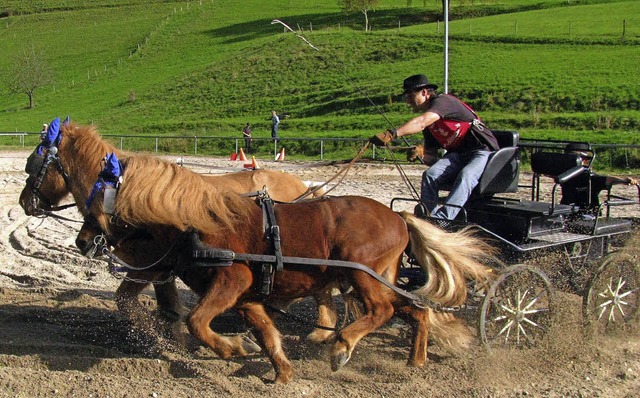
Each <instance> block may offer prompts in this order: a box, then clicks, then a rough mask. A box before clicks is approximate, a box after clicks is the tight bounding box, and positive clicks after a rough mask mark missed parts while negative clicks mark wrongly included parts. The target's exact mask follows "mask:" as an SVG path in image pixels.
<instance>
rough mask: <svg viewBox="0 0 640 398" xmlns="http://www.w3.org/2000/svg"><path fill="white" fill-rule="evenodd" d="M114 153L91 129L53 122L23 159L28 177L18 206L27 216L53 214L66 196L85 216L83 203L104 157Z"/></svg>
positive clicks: (113, 149)
mask: <svg viewBox="0 0 640 398" xmlns="http://www.w3.org/2000/svg"><path fill="white" fill-rule="evenodd" d="M109 152H117V150H116V149H115V147H113V145H111V144H109V143H107V142H106V141H104V140H102V139H101V137H100V136H99V135H98V134H97V131H96V129H95V128H94V127H92V126H78V125H76V124H75V123H70V122H68V121H65V122H64V123H62V124H60V120H59V119H58V118H56V119H54V120H53V121H52V122H51V123H50V124H49V127H48V129H47V134H46V135H45V136H44V137H43V139H42V141H41V142H40V143H39V144H38V146H37V147H36V149H35V150H34V152H33V153H32V154H31V155H30V156H29V158H28V159H27V163H26V166H25V171H26V173H27V174H28V175H29V176H28V177H27V180H26V183H25V186H24V188H23V189H22V192H21V193H20V199H19V202H20V206H21V207H22V208H23V210H24V212H25V214H27V215H42V214H46V212H47V211H50V210H56V209H55V206H58V205H59V204H60V202H61V201H62V200H63V199H64V198H65V197H67V196H68V195H69V194H71V195H72V196H73V198H74V199H75V202H76V204H77V206H78V210H79V211H80V212H81V213H82V214H83V215H87V214H88V213H89V210H88V209H87V208H86V207H85V202H86V200H87V198H88V197H89V195H90V192H91V189H92V187H93V185H94V183H95V181H96V178H97V176H98V173H99V172H100V170H101V164H102V161H103V159H104V157H105V155H106V154H107V153H109Z"/></svg>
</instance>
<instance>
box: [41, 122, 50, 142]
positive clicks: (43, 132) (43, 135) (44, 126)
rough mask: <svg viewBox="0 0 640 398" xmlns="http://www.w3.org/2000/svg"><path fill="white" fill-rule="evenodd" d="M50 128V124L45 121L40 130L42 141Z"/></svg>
mask: <svg viewBox="0 0 640 398" xmlns="http://www.w3.org/2000/svg"><path fill="white" fill-rule="evenodd" d="M48 128H49V126H48V125H47V124H46V123H44V124H43V125H42V130H40V141H42V140H43V139H44V137H45V136H46V135H47V129H48Z"/></svg>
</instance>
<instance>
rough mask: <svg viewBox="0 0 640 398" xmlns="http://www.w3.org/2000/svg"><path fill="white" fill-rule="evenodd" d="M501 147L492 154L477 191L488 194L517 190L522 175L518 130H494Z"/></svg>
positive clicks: (480, 193) (484, 194)
mask: <svg viewBox="0 0 640 398" xmlns="http://www.w3.org/2000/svg"><path fill="white" fill-rule="evenodd" d="M493 133H494V135H495V137H496V139H497V141H498V145H499V146H500V149H498V150H497V151H495V152H494V153H492V154H491V157H490V158H489V161H488V162H487V165H486V166H485V168H484V172H483V173H482V177H480V181H479V182H478V185H477V186H476V189H475V193H477V194H479V195H482V196H487V195H493V194H496V193H506V192H516V191H517V190H518V179H519V177H520V153H519V150H518V142H519V140H520V135H519V134H518V132H516V131H504V130H496V131H494V132H493Z"/></svg>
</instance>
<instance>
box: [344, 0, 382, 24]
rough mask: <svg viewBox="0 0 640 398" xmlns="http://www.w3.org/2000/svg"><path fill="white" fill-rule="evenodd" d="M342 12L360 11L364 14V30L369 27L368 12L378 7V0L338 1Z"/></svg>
mask: <svg viewBox="0 0 640 398" xmlns="http://www.w3.org/2000/svg"><path fill="white" fill-rule="evenodd" d="M340 2H341V3H342V9H343V10H344V12H350V11H360V12H361V13H363V14H364V30H365V31H368V30H371V28H370V27H369V10H370V9H372V8H373V7H375V6H377V5H378V0H340Z"/></svg>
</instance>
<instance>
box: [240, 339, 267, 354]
mask: <svg viewBox="0 0 640 398" xmlns="http://www.w3.org/2000/svg"><path fill="white" fill-rule="evenodd" d="M242 349H243V350H244V352H246V353H247V354H253V353H256V352H260V351H262V348H261V347H260V346H259V345H258V344H256V343H255V342H254V341H253V340H251V339H250V338H248V337H246V336H242Z"/></svg>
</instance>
